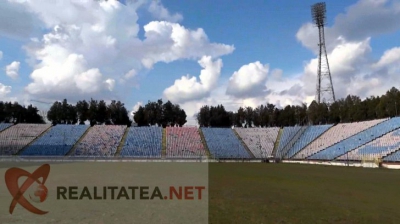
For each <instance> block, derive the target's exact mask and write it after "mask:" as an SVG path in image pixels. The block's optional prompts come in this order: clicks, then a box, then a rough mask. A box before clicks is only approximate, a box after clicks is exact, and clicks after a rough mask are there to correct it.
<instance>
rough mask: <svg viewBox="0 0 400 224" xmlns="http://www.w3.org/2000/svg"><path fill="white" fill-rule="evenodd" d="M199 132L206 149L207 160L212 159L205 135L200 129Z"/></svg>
mask: <svg viewBox="0 0 400 224" xmlns="http://www.w3.org/2000/svg"><path fill="white" fill-rule="evenodd" d="M198 132H199V134H200V138H201V142H202V143H203V146H204V149H205V150H206V154H207V158H209V159H211V158H212V155H211V152H210V149H208V145H207V142H206V139H205V138H204V134H203V131H202V130H201V128H199V129H198Z"/></svg>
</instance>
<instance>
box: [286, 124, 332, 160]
mask: <svg viewBox="0 0 400 224" xmlns="http://www.w3.org/2000/svg"><path fill="white" fill-rule="evenodd" d="M331 127H332V125H331V124H329V125H315V126H310V127H308V128H307V129H306V131H305V132H304V133H303V134H302V135H301V136H300V138H299V139H298V140H297V142H296V143H295V144H294V145H293V147H292V148H291V149H289V151H288V153H287V157H286V158H291V157H292V156H294V155H295V154H296V153H298V152H299V151H300V150H302V149H303V148H304V147H306V146H307V145H308V144H310V142H312V141H314V140H315V139H316V138H318V137H319V136H320V135H322V134H323V133H324V132H325V131H327V130H328V129H329V128H331Z"/></svg>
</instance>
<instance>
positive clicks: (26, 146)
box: [15, 126, 53, 155]
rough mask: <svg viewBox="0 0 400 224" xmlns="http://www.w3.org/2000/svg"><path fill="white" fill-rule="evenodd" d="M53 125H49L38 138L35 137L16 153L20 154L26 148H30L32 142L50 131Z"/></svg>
mask: <svg viewBox="0 0 400 224" xmlns="http://www.w3.org/2000/svg"><path fill="white" fill-rule="evenodd" d="M52 127H53V126H50V127H48V128H47V129H46V130H45V131H44V132H42V133H40V134H39V135H38V136H36V138H34V139H33V140H32V141H31V142H29V143H28V144H27V145H25V146H24V147H22V148H21V149H20V150H19V151H18V152H17V153H15V155H20V154H21V153H22V152H23V151H24V150H25V149H26V148H28V147H29V146H30V145H31V144H32V143H34V142H35V141H36V140H38V139H39V138H41V137H42V136H43V135H44V134H45V133H46V132H48V131H49V130H50V129H51V128H52Z"/></svg>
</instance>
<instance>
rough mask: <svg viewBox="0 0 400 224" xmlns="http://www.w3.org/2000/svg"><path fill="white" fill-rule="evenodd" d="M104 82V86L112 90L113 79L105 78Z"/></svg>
mask: <svg viewBox="0 0 400 224" xmlns="http://www.w3.org/2000/svg"><path fill="white" fill-rule="evenodd" d="M104 84H105V85H106V88H107V89H108V90H110V91H113V90H114V86H115V80H114V79H107V80H106V81H104Z"/></svg>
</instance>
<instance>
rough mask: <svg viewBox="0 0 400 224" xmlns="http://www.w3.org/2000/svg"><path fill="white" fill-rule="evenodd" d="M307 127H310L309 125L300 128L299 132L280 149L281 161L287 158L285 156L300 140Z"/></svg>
mask: <svg viewBox="0 0 400 224" xmlns="http://www.w3.org/2000/svg"><path fill="white" fill-rule="evenodd" d="M309 127H310V125H308V126H301V128H300V130H298V131H297V133H296V134H295V135H293V137H292V139H290V141H289V142H288V143H287V144H286V146H285V147H284V148H283V149H282V151H283V153H282V157H281V159H282V158H285V157H286V156H287V154H288V153H289V150H290V149H291V148H292V147H293V146H294V145H295V144H296V142H297V141H299V140H300V138H301V137H302V136H303V134H304V132H306V131H307V130H308V128H309Z"/></svg>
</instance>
